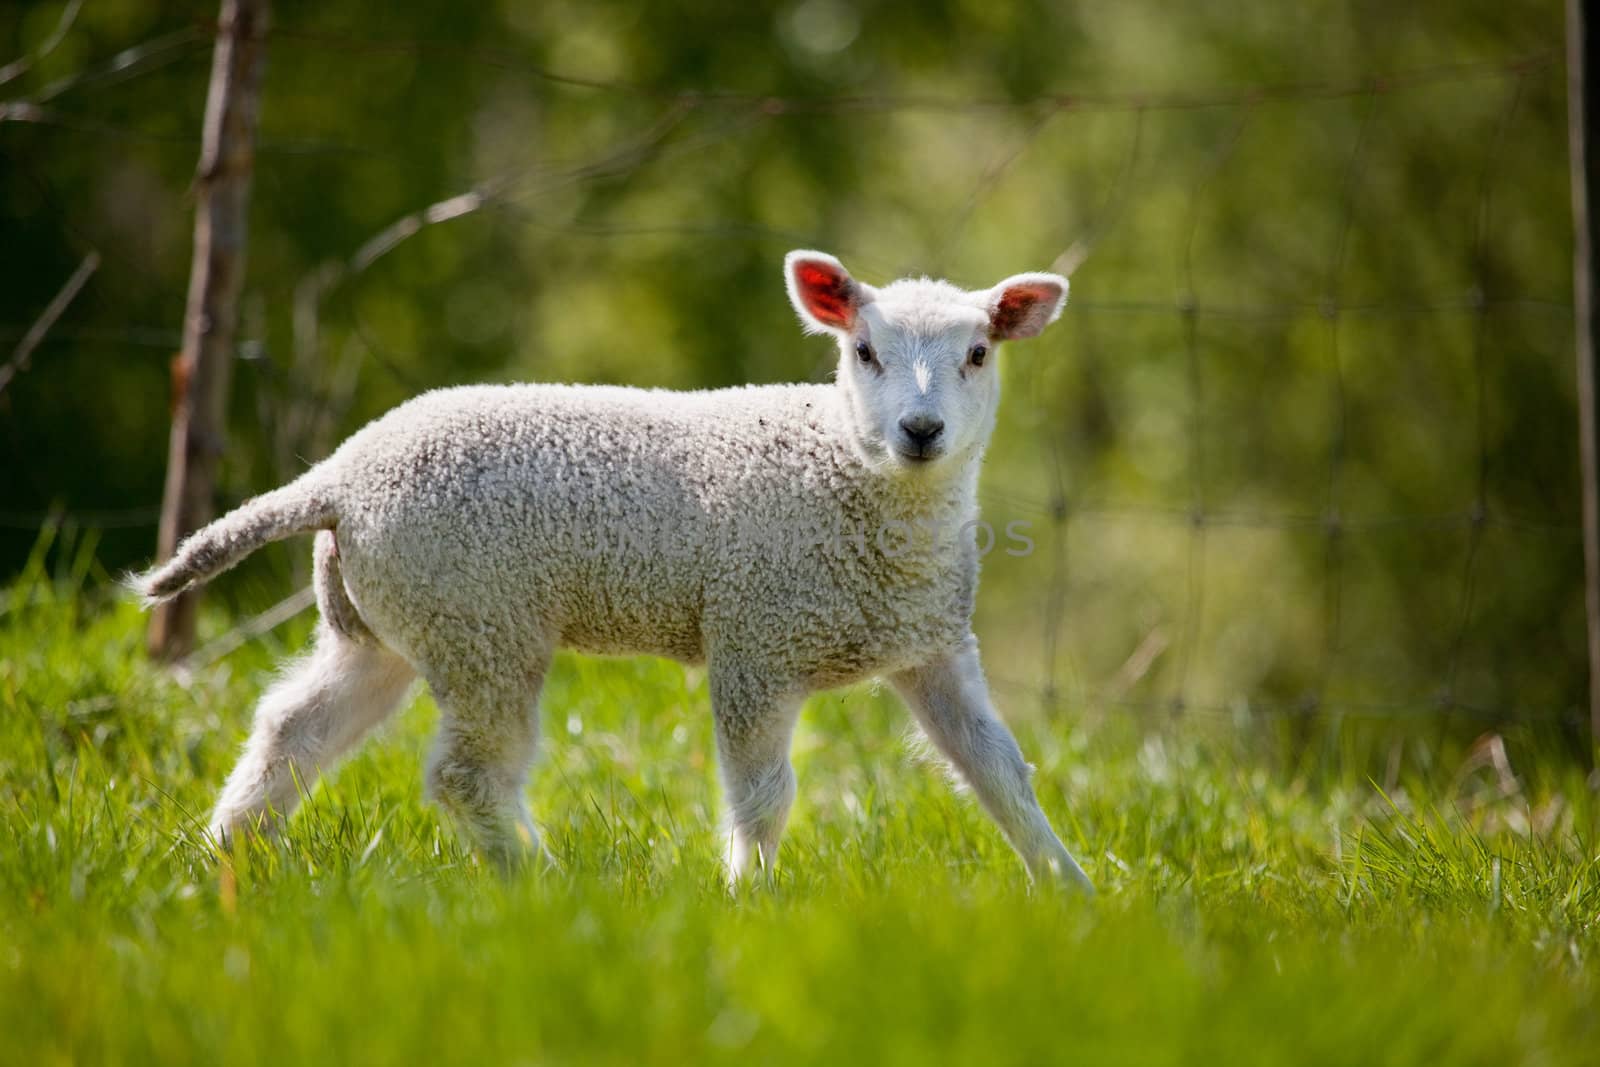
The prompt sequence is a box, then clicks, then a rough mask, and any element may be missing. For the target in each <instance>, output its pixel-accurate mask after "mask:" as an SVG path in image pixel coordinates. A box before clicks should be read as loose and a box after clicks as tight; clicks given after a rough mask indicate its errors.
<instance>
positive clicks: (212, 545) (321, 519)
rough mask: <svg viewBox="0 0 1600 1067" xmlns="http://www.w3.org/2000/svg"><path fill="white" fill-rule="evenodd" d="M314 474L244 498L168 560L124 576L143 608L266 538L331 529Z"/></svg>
mask: <svg viewBox="0 0 1600 1067" xmlns="http://www.w3.org/2000/svg"><path fill="white" fill-rule="evenodd" d="M316 473H317V472H316V471H308V472H307V473H306V474H305V475H303V476H301V477H300V478H299V479H298V480H296V481H293V482H290V483H289V484H288V485H286V486H284V487H283V488H281V489H274V490H273V491H272V492H270V493H262V494H261V495H260V496H258V497H254V498H252V499H250V500H246V501H245V502H244V503H243V504H240V505H239V506H238V507H237V508H234V509H233V510H232V511H230V512H228V513H227V514H226V515H224V516H222V518H220V519H218V520H217V521H216V522H213V523H211V524H210V525H209V526H204V527H202V528H200V529H199V530H196V531H195V532H194V533H192V534H190V535H189V536H188V537H187V538H185V539H184V542H183V544H181V545H179V546H178V550H177V551H176V552H174V553H173V554H172V558H171V559H169V560H167V562H165V563H163V564H161V565H160V566H158V567H153V568H151V569H150V570H147V571H145V572H144V573H143V574H133V575H129V576H128V577H127V579H126V584H127V585H128V587H129V588H130V589H132V590H133V591H134V592H135V593H137V594H138V595H139V597H140V598H141V599H142V600H143V601H144V603H145V606H147V607H148V606H151V605H154V604H159V603H161V602H162V601H163V600H170V599H172V598H173V597H175V596H177V595H178V594H179V593H181V592H183V591H184V590H185V589H188V588H189V587H190V586H192V585H198V584H200V583H201V582H204V581H207V580H209V579H211V578H214V577H215V576H217V575H218V574H221V573H222V572H223V571H225V570H227V569H228V568H229V567H232V566H233V565H234V564H235V563H238V562H239V561H240V560H242V559H244V557H246V556H248V555H249V554H250V553H252V552H254V551H255V550H256V549H258V548H260V547H261V546H262V545H264V544H267V543H268V542H270V541H280V540H282V539H283V538H285V537H292V536H294V535H295V534H302V533H311V532H312V531H314V530H325V529H330V528H331V527H333V526H334V525H335V523H336V522H337V518H338V516H337V513H336V511H335V510H334V505H333V501H332V500H331V499H330V495H329V494H328V493H327V492H326V490H325V488H324V487H323V486H322V485H320V484H319V483H320V482H321V481H322V479H320V478H317V477H316Z"/></svg>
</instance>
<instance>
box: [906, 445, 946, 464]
mask: <svg viewBox="0 0 1600 1067" xmlns="http://www.w3.org/2000/svg"><path fill="white" fill-rule="evenodd" d="M894 454H895V455H896V456H898V457H899V458H900V460H901V462H903V463H905V464H906V465H907V466H909V467H921V466H924V465H926V464H929V463H932V462H933V461H934V460H936V459H938V458H939V457H940V456H942V455H944V449H942V448H930V449H927V450H923V449H918V448H896V449H895V450H894Z"/></svg>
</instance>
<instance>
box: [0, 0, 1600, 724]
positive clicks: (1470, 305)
mask: <svg viewBox="0 0 1600 1067" xmlns="http://www.w3.org/2000/svg"><path fill="white" fill-rule="evenodd" d="M61 10H62V5H61V4H59V3H40V4H26V5H22V6H20V7H15V6H13V7H10V8H8V9H7V14H8V16H9V17H6V18H0V59H3V58H9V57H13V56H21V55H24V54H26V53H28V52H29V51H30V50H32V49H35V48H37V47H38V46H39V44H40V43H41V42H42V41H44V40H45V39H46V38H47V37H48V36H49V35H50V33H51V31H52V29H53V28H54V27H55V25H56V23H57V20H58V19H59V17H60V14H61ZM214 17H215V13H214V9H213V7H212V6H210V5H208V4H195V3H187V2H186V3H168V4H160V5H157V4H151V3H148V2H144V3H141V2H137V0H96V2H94V3H92V4H87V5H85V6H84V8H83V9H82V11H81V12H80V13H79V15H78V17H77V19H76V21H75V23H74V24H73V25H72V27H71V28H70V30H69V31H68V33H67V34H66V35H65V37H64V38H63V39H62V40H61V42H60V44H59V46H58V47H56V48H55V49H54V50H53V51H51V52H50V53H49V54H48V55H46V56H44V57H43V58H41V59H40V61H39V62H38V63H37V65H36V66H35V68H34V69H33V70H31V71H30V72H28V73H27V74H26V75H24V76H23V77H21V78H19V79H17V80H16V81H13V82H11V83H10V84H8V85H5V86H3V87H0V101H16V100H32V101H35V102H37V103H38V104H39V107H40V108H42V109H44V113H43V114H42V115H39V114H36V115H34V117H35V118H36V119H38V120H39V121H29V122H22V121H9V122H0V248H3V255H0V272H3V280H4V284H3V285H0V352H5V351H8V350H9V348H10V345H11V344H12V343H14V341H15V339H16V338H17V337H19V336H20V334H21V333H22V331H23V330H24V329H26V327H27V325H28V323H30V322H31V321H32V319H33V317H34V316H35V315H36V314H37V313H38V311H39V309H40V308H42V307H43V305H44V304H45V303H46V302H47V301H48V300H49V299H50V297H51V295H52V294H53V293H54V292H55V290H56V288H57V287H58V286H59V285H60V283H61V281H62V280H63V279H64V278H65V277H66V276H67V274H68V273H70V271H71V270H72V268H73V266H74V265H75V264H76V263H77V261H78V260H79V259H80V258H81V257H82V255H83V254H84V253H85V252H86V251H87V250H88V249H90V248H94V249H98V250H99V251H100V252H101V253H102V255H103V256H104V257H105V259H104V264H103V266H102V268H101V270H100V271H99V273H98V275H97V276H96V277H95V278H94V280H93V281H92V283H91V285H90V287H89V288H88V290H86V291H85V293H84V294H83V295H82V296H81V297H80V299H79V301H78V302H77V303H76V304H75V305H74V306H73V307H72V309H71V310H70V312H69V313H68V315H67V316H66V318H65V319H63V321H62V322H61V323H60V324H59V325H58V327H57V329H56V330H55V331H54V332H53V333H52V334H51V335H50V337H49V338H48V339H47V341H46V343H45V345H44V346H43V347H42V348H41V349H40V351H39V352H38V353H37V354H36V355H35V358H34V367H33V369H32V370H31V371H29V372H28V373H27V374H25V375H23V376H21V377H20V378H19V379H18V380H16V381H15V382H13V383H12V385H11V386H10V387H9V388H8V389H7V390H6V392H5V393H4V394H3V395H0V450H3V454H4V456H5V458H4V460H3V461H0V519H3V520H4V523H5V526H6V528H5V529H4V530H3V531H0V566H3V567H5V568H7V569H12V570H14V569H15V568H16V567H17V566H19V565H20V563H21V561H22V560H23V559H24V558H25V557H26V554H27V551H28V549H29V547H30V546H31V545H32V544H33V543H34V540H35V535H36V527H37V525H38V522H37V516H38V514H39V513H41V512H43V511H45V510H47V509H49V508H51V507H60V508H63V509H65V510H66V511H67V512H68V513H73V512H98V513H104V512H107V511H110V512H113V513H114V514H112V515H111V516H109V517H110V518H111V519H112V520H114V521H113V522H112V525H113V526H114V527H115V528H113V529H109V530H107V531H106V533H105V535H104V538H103V540H102V542H101V549H100V551H101V556H102V560H103V561H104V563H105V564H106V566H107V567H109V568H116V567H120V566H127V565H131V564H133V563H135V562H138V561H141V560H143V559H144V558H145V557H146V556H147V555H148V553H149V552H150V551H151V548H152V545H153V542H154V528H153V519H152V518H151V515H152V512H151V510H150V509H152V508H153V506H154V505H155V503H156V502H157V500H158V498H159V495H160V489H161V480H162V470H163V465H164V461H165V447H166V430H167V413H168V391H169V385H168V380H167V372H168V361H169V358H170V357H171V355H172V354H173V352H174V350H175V348H176V344H177V337H178V331H179V327H180V323H181V313H182V305H183V293H184V289H185V285H186V278H187V271H188V267H189V240H190V225H191V207H192V202H191V199H190V197H189V195H188V190H189V183H190V179H191V175H192V170H193V165H194V160H195V157H196V154H197V151H198V144H197V131H198V129H199V125H200V117H201V112H202V109H203V104H204V94H205V83H206V73H207V69H208V64H209V53H210V43H211V39H210V30H209V26H210V24H211V22H212V20H214ZM185 29H191V30H192V31H193V32H192V33H191V34H190V36H189V38H188V39H187V40H185V41H183V42H181V43H180V44H179V45H177V46H173V47H169V48H168V49H167V50H165V51H162V52H160V53H159V54H158V55H156V56H154V57H151V58H147V59H146V60H144V61H141V62H140V63H139V64H137V65H135V66H134V67H133V68H130V69H129V70H126V71H121V72H118V71H117V70H116V65H115V64H114V63H111V62H110V61H111V58H112V57H113V56H114V55H116V54H117V53H118V52H119V51H120V50H122V49H126V48H128V47H130V46H134V45H137V44H139V43H140V42H144V41H147V40H150V39H152V38H157V37H160V36H161V35H163V34H169V33H174V32H181V31H183V30H185ZM1562 33H1563V26H1562V6H1561V5H1560V4H1559V3H1556V2H1554V0H1544V2H1538V3H1531V2H1522V3H1514V4H1490V3H1483V2H1477V0H1474V2H1470V3H1453V4H1443V3H1437V2H1434V3H1422V4H1408V5H1396V4H1377V3H1371V2H1354V3H1341V4H1332V3H1311V4H1303V5H1283V4H1279V3H1273V2H1269V0H1236V2H1233V3H1229V4H1226V5H1218V6H1213V7H1209V8H1208V7H1205V6H1200V5H1189V6H1180V5H1172V4H1154V3H1148V2H1145V0H1134V2H1125V3H1119V4H1105V3H1086V4H1077V5H1063V4H1009V3H1001V4H995V3H988V2H983V3H980V2H977V0H966V2H944V3H916V4H913V3H907V2H899V0H869V2H861V3H852V2H851V0H800V2H791V3H785V4H780V5H776V6H766V5H734V4H712V3H707V2H704V0H690V2H685V3H678V4H672V5H638V4H628V3H617V2H612V0H586V2H583V3H578V2H576V0H568V2H550V3H537V4H536V3H531V2H527V0H501V2H500V3H498V4H481V5H471V4H468V5H456V4H441V3H419V2H415V0H403V2H388V3H381V4H380V3H372V2H366V0H362V2H352V3H345V4H338V5H324V4H309V3H303V2H294V3H280V4H277V5H275V11H274V29H273V35H272V39H271V43H270V47H269V66H268V71H267V77H266V82H265V87H264V97H263V107H262V123H261V139H260V146H259V151H258V157H257V169H256V177H255V186H254V201H253V208H252V234H251V241H252V244H251V248H250V262H249V281H248V286H247V294H246V297H245V303H244V311H243V320H242V324H241V331H240V345H239V356H240V358H239V362H238V364H237V367H236V373H235V379H234V391H233V431H232V437H231V440H230V443H229V451H228V458H227V462H226V465H225V478H226V486H225V493H224V496H225V500H224V501H223V503H228V502H232V501H237V500H238V499H240V498H242V497H244V496H246V495H248V494H250V493H252V492H255V491H259V490H260V489H262V488H265V487H267V486H268V485H270V484H273V483H276V482H279V481H282V480H284V479H286V478H287V477H290V476H292V475H293V474H294V473H295V472H296V471H298V470H299V469H303V467H304V466H305V464H306V463H308V462H310V461H312V460H315V459H316V458H318V456H319V455H320V454H322V453H323V452H324V451H325V450H326V449H327V448H328V447H329V446H330V445H331V444H332V443H335V442H336V441H337V440H338V439H339V438H340V437H342V436H343V435H344V434H345V433H347V432H349V431H350V430H352V429H354V428H355V427H356V426H358V425H360V424H361V423H362V422H363V421H365V420H366V419H368V418H370V417H372V416H374V415H376V414H378V413H379V412H381V411H383V410H384V409H386V408H388V407H390V406H391V405H393V404H395V403H397V402H399V401H400V400H402V399H404V398H406V397H408V396H410V395H413V394H415V393H416V392H418V391H420V390H422V389H425V388H431V387H436V386H442V385H449V384H456V383H462V382H468V381H480V380H511V379H544V380H568V381H607V382H628V383H633V384H638V385H656V386H671V387H697V386H716V385H724V384H730V383H736V382H745V381H784V380H796V379H820V378H823V377H825V376H826V375H827V374H828V372H829V367H830V362H831V353H830V352H829V350H828V346H827V345H826V344H825V343H823V342H821V341H819V340H815V339H812V340H805V339H803V338H802V337H801V336H800V333H799V330H798V329H797V327H796V325H795V323H794V321H793V317H792V314H791V312H790V310H789V308H788V306H787V304H786V301H785V300H784V298H783V295H782V289H781V282H780V278H779V273H778V265H779V262H780V260H781V256H782V254H783V252H784V251H785V250H787V249H789V248H791V247H795V246H812V247H820V248H825V249H828V250H830V251H833V252H835V253H837V254H838V255H840V256H841V257H842V258H843V259H844V260H845V262H846V263H847V264H848V265H850V266H851V267H852V268H853V269H854V270H855V271H856V272H857V273H858V274H859V275H861V276H862V277H863V278H865V279H866V280H868V281H873V282H879V281H883V280H886V279H888V278H891V277H893V276H896V275H899V274H902V273H908V272H927V273H932V274H941V275H945V276H948V277H950V278H952V279H953V280H955V281H957V282H960V283H962V284H968V285H971V286H974V287H976V286H980V285H986V284H989V283H991V282H993V281H994V280H996V279H998V278H999V277H1001V276H1004V275H1006V274H1009V273H1012V272H1015V271H1019V270H1025V269H1042V268H1047V267H1050V266H1051V265H1052V264H1054V265H1055V266H1056V267H1057V269H1072V270H1073V272H1074V273H1073V285H1074V295H1073V300H1072V301H1071V302H1070V303H1069V307H1068V312H1067V315H1066V317H1065V318H1064V319H1063V321H1062V323H1061V324H1060V325H1058V326H1057V327H1055V328H1054V330H1053V331H1052V332H1050V333H1047V334H1046V336H1045V337H1044V338H1042V339H1040V340H1038V341H1036V342H1031V343H1029V344H1026V345H1022V346H1016V347H1015V348H1014V349H1013V350H1012V351H1010V352H1008V353H1006V355H1005V357H1004V360H1003V366H1004V371H1003V373H1004V374H1005V377H1006V381H1007V388H1008V397H1007V401H1006V406H1005V410H1004V414H1003V425H1002V427H1001V429H1000V431H999V433H998V435H997V439H996V441H995V445H994V448H993V451H992V455H991V459H990V465H989V469H988V471H987V474H986V508H987V513H988V516H989V517H990V520H991V521H992V522H994V523H995V524H996V526H997V527H1003V526H1004V524H1005V523H1006V522H1010V521H1014V520H1025V521H1028V522H1031V523H1032V524H1033V525H1032V531H1033V537H1034V540H1035V542H1036V544H1037V550H1036V551H1035V552H1034V553H1033V554H1032V555H1030V556H1027V557H1025V558H1014V557H1008V556H1006V555H1005V554H1004V553H1003V552H997V553H996V554H995V555H994V556H992V557H991V558H990V560H989V563H988V565H987V567H986V573H985V586H984V591H983V595H982V600H981V606H980V619H979V633H980V636H981V637H983V638H984V641H985V647H986V654H987V656H988V658H989V660H990V662H991V664H992V665H993V672H994V674H995V675H996V678H997V682H998V683H999V684H1000V686H1001V687H1002V692H1003V693H1004V692H1006V691H1007V689H1009V690H1010V692H1011V695H1012V699H1013V701H1016V700H1019V699H1021V698H1022V695H1026V696H1027V697H1028V698H1029V699H1032V698H1034V697H1037V696H1038V695H1039V694H1040V693H1044V694H1045V695H1046V696H1047V697H1051V698H1054V699H1058V700H1061V701H1064V702H1069V703H1071V704H1073V705H1074V706H1081V705H1086V704H1087V705H1093V704H1096V703H1104V704H1109V705H1117V704H1119V703H1127V704H1131V705H1133V706H1137V707H1141V708H1150V709H1156V710H1157V711H1159V710H1160V709H1164V708H1168V707H1177V706H1180V702H1181V706H1183V707H1185V708H1187V709H1189V710H1190V711H1191V712H1198V711H1210V712H1214V713H1217V714H1229V713H1231V712H1232V711H1233V710H1234V709H1237V708H1239V707H1240V706H1241V704H1242V702H1245V701H1249V702H1253V703H1254V704H1255V705H1257V706H1260V707H1269V708H1282V709H1289V710H1295V709H1302V710H1306V711H1310V710H1313V709H1319V708H1321V709H1326V708H1352V709H1358V710H1364V711H1367V712H1372V711H1375V710H1376V711H1389V710H1392V711H1394V712H1395V713H1397V714H1407V715H1409V714H1426V713H1428V712H1429V711H1430V710H1431V709H1435V708H1442V709H1446V710H1448V711H1450V712H1451V713H1452V717H1453V719H1454V720H1455V722H1456V723H1457V725H1458V727H1459V728H1460V729H1462V730H1469V731H1470V730H1476V729H1479V728H1481V727H1483V726H1488V725H1493V724H1494V722H1495V721H1497V720H1498V719H1500V718H1503V717H1506V716H1512V715H1515V716H1522V717H1529V716H1535V717H1539V718H1541V719H1543V720H1548V721H1549V722H1551V723H1552V724H1557V725H1563V724H1564V725H1565V726H1566V727H1567V728H1569V729H1574V730H1575V729H1576V724H1577V723H1578V722H1580V721H1581V716H1580V713H1579V712H1578V708H1579V706H1580V705H1581V702H1582V699H1583V697H1582V694H1583V680H1584V668H1583V654H1582V639H1583V637H1582V635H1583V621H1582V595H1581V594H1582V587H1581V582H1582V578H1581V575H1582V565H1581V551H1580V543H1579V540H1578V535H1577V532H1576V523H1577V515H1578V496H1577V488H1578V480H1577V472H1576V459H1575V448H1574V441H1575V426H1574V415H1573V410H1574V401H1573V386H1572V370H1571V364H1572V359H1571V355H1570V351H1571V341H1572V335H1571V325H1570V299H1569V291H1570V282H1569V271H1570V218H1569V208H1568V197H1567V189H1566V152H1565V134H1564V122H1565V112H1564V70H1563V68H1562V61H1561V45H1562ZM84 72H91V73H99V74H103V75H105V76H103V77H93V78H89V79H86V80H84V81H82V82H81V83H76V84H73V85H71V86H70V87H69V88H67V89H65V91H62V92H60V93H59V94H58V95H53V96H52V95H51V91H50V89H49V87H50V86H51V85H52V84H53V83H55V82H56V80H57V79H61V78H71V77H73V76H75V75H79V74H82V73H84ZM473 188H481V189H484V190H488V191H490V192H491V193H493V194H494V195H492V196H491V197H490V198H489V200H488V202H487V203H486V204H485V205H484V206H483V207H482V208H481V209H480V210H476V211H473V212H470V213H467V214H465V215H462V216H461V217H459V218H454V219H451V220H448V221H443V222H440V223H438V224H435V225H428V226H424V227H422V228H421V229H420V230H418V231H417V232H416V233H415V234H414V235H412V236H409V237H408V238H407V239H405V240H404V241H402V242H401V243H399V244H397V245H395V246H394V247H393V248H392V250H390V251H389V252H388V253H387V254H385V255H383V256H382V257H380V258H378V259H377V260H376V261H375V262H373V263H372V265H371V266H370V267H368V268H366V269H364V270H361V271H360V272H358V273H354V274H346V275H344V276H340V277H336V278H335V277H334V276H333V275H329V277H330V278H333V279H334V280H332V281H331V282H330V284H328V285H327V286H326V287H325V291H324V292H323V293H322V297H321V299H320V301H318V302H317V309H318V314H317V317H316V323H317V325H318V334H317V336H318V347H317V348H316V350H315V353H314V354H313V353H311V351H310V350H309V349H308V348H307V347H306V343H305V337H306V334H305V331H304V330H303V329H302V331H301V333H300V335H299V337H298V339H297V334H296V324H295V310H296V308H295V296H296V293H297V291H299V292H301V293H305V292H307V291H309V290H308V287H307V286H306V284H305V282H306V280H307V279H308V278H311V277H312V276H313V275H314V273H315V272H316V271H318V270H319V269H320V268H322V267H323V266H324V265H325V264H329V263H345V264H348V263H349V262H350V260H351V257H352V256H353V255H355V254H356V252H357V250H358V249H360V248H361V247H362V246H363V244H364V243H365V242H367V241H369V240H370V239H371V238H373V237H374V236H375V235H377V234H379V233H381V232H383V231H384V230H385V229H386V228H387V227H390V226H391V225H393V224H394V223H395V222H396V221H397V220H398V219H400V218H402V217H403V216H405V215H407V214H408V213H411V212H415V211H418V210H420V209H423V208H425V207H426V206H427V205H430V204H433V203H436V202H439V201H442V200H445V199H447V198H449V197H452V196H455V195H457V194H460V193H463V192H466V191H468V190H471V189H473ZM306 321H308V320H306V319H305V318H304V316H302V327H303V326H304V324H305V322H306ZM297 346H298V348H297ZM91 518H92V517H91ZM105 518H107V516H105V515H104V514H102V515H100V519H101V520H102V521H103V520H104V519H105ZM303 555H304V552H303V546H299V545H296V546H292V548H285V549H280V550H274V551H273V552H270V553H265V554H263V557H262V558H261V559H260V560H258V561H256V562H255V563H254V564H253V565H252V566H250V567H247V568H246V569H244V570H243V571H242V572H241V573H240V574H239V575H238V576H235V577H231V578H229V579H225V580H224V581H223V582H221V583H219V595H220V596H222V597H224V598H228V599H230V600H232V601H233V602H235V603H238V604H240V605H241V606H253V605H260V604H262V603H264V602H266V601H268V600H270V599H275V598H276V597H277V596H281V595H282V593H283V592H284V591H285V582H286V578H287V575H288V574H289V573H290V571H291V568H294V567H303V566H304V564H303V562H302V560H301V557H303ZM1430 728H1431V727H1430Z"/></svg>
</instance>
